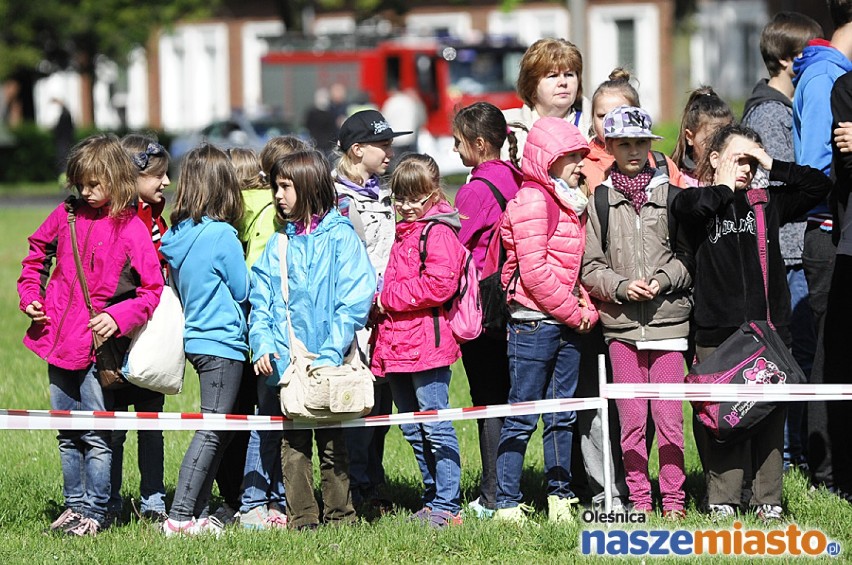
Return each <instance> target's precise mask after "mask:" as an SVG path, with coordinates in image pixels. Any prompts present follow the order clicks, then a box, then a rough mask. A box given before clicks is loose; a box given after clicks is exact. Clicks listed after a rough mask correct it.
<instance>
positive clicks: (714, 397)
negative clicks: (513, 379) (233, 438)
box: [0, 383, 852, 430]
mask: <svg viewBox="0 0 852 565" xmlns="http://www.w3.org/2000/svg"><path fill="white" fill-rule="evenodd" d="M606 398H609V399H619V398H644V399H651V400H654V399H658V400H706V401H716V402H721V401H737V400H756V401H761V400H762V401H766V402H794V401H809V400H852V385H825V384H823V385H811V384H800V385H707V384H704V385H699V384H686V383H677V384H612V383H609V384H605V385H602V386H601V398H568V399H555V400H537V401H532V402H520V403H517V404H499V405H493V406H472V407H469V408H447V409H445V410H432V411H428V412H407V413H403V414H390V415H387V416H370V417H368V418H359V419H357V420H347V421H345V422H330V423H315V422H305V421H293V420H287V419H286V418H282V417H280V416H241V415H235V414H192V413H177V412H91V411H57V410H3V409H0V430H60V429H62V430H225V429H227V430H281V429H294V430H297V429H313V428H320V427H326V428H338V427H340V428H363V427H373V426H388V425H399V424H421V423H426V422H442V421H457V420H478V419H482V418H497V417H501V418H502V417H506V416H525V415H529V414H550V413H554V412H564V411H567V410H596V409H598V408H601V407H603V405H604V403H605V400H604V399H606Z"/></svg>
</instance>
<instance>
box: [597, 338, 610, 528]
mask: <svg viewBox="0 0 852 565" xmlns="http://www.w3.org/2000/svg"><path fill="white" fill-rule="evenodd" d="M598 386H599V387H600V388H599V391H598V395H599V396H600V397H601V398H603V400H604V403H603V406H602V407H601V408H600V416H601V436H603V437H601V448H602V450H603V458H602V459H603V480H604V485H603V487H604V512H607V513H609V512H612V466H611V463H612V446H611V445H610V443H609V398H607V397H606V396H604V395H603V394H602V392H603V390H604V386H606V359H605V358H604V356H603V355H602V354H601V355H598Z"/></svg>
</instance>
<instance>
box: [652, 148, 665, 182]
mask: <svg viewBox="0 0 852 565" xmlns="http://www.w3.org/2000/svg"><path fill="white" fill-rule="evenodd" d="M651 156H652V157H653V158H654V168H655V169H658V170H660V171H663V172H664V173H665V174H666V176H669V162H668V160H667V159H666V155H665V154H664V153H663V152H662V151H656V150H654V151H651Z"/></svg>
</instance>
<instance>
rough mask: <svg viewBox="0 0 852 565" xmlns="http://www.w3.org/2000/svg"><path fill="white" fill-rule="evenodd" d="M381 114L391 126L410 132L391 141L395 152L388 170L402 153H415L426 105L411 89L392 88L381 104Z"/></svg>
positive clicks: (423, 121)
mask: <svg viewBox="0 0 852 565" xmlns="http://www.w3.org/2000/svg"><path fill="white" fill-rule="evenodd" d="M382 115H384V117H385V118H386V119H387V121H388V123H390V124H391V125H392V126H393V127H395V128H398V129H400V130H403V131H410V132H412V133H410V134H408V135H401V136H399V137H398V138H396V139H395V140H394V142H393V148H394V153H395V154H396V155H395V157H394V159H392V160H391V166H390V171H393V169H394V167H395V166H396V163H397V162H398V161H399V159H400V158H401V157H402V156H403V155H405V154H406V153H417V134H418V133H419V131H420V128H421V127H423V124H425V123H426V107H425V106H424V105H423V102H422V101H421V100H420V98H419V97H418V96H417V93H416V92H414V91H413V90H411V89H408V88H407V89H405V90H400V89H398V88H394V89H393V90H392V91H391V95H390V96H389V97H388V99H387V100H385V103H384V104H383V105H382Z"/></svg>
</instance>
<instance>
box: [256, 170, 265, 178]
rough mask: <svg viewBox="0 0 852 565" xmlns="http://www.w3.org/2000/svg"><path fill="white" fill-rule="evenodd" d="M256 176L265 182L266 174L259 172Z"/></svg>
mask: <svg viewBox="0 0 852 565" xmlns="http://www.w3.org/2000/svg"><path fill="white" fill-rule="evenodd" d="M257 174H258V176H260V180H266V173H264V172H263V171H259V172H258V173H257Z"/></svg>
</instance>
